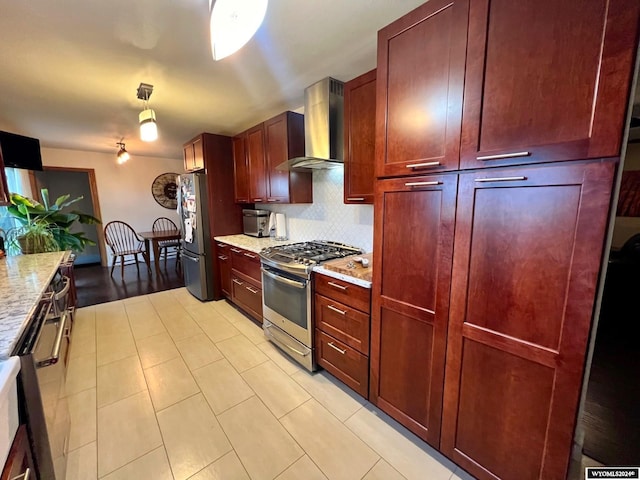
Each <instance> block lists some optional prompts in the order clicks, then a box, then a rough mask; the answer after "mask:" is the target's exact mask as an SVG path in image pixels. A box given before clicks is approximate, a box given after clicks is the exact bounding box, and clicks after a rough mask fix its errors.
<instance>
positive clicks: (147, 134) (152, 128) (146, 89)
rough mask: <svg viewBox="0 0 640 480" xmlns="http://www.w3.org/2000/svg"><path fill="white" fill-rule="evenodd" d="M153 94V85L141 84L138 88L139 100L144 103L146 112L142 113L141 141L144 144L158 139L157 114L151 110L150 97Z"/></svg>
mask: <svg viewBox="0 0 640 480" xmlns="http://www.w3.org/2000/svg"><path fill="white" fill-rule="evenodd" d="M151 93H153V85H149V84H148V83H141V84H140V85H139V86H138V98H139V99H140V100H143V101H144V110H142V112H140V115H139V116H138V120H139V121H140V139H141V140H142V141H143V142H153V141H154V140H157V139H158V125H157V124H156V112H154V111H153V110H152V109H150V108H149V106H148V103H149V97H150V96H151Z"/></svg>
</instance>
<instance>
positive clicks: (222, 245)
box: [217, 243, 227, 248]
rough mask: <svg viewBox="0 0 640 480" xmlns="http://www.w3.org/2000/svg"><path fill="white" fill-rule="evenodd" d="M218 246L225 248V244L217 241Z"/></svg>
mask: <svg viewBox="0 0 640 480" xmlns="http://www.w3.org/2000/svg"><path fill="white" fill-rule="evenodd" d="M217 245H218V248H227V246H226V245H225V244H223V243H218V244H217Z"/></svg>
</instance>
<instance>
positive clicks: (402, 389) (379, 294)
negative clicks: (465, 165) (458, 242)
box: [369, 175, 458, 448]
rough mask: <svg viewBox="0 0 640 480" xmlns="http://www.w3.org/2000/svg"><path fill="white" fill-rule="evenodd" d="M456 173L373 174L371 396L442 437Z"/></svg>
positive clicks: (421, 431) (420, 429)
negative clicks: (396, 176)
mask: <svg viewBox="0 0 640 480" xmlns="http://www.w3.org/2000/svg"><path fill="white" fill-rule="evenodd" d="M457 180H458V177H457V175H439V176H427V177H413V178H399V179H392V180H382V181H378V182H377V186H376V197H375V210H374V211H375V216H376V217H375V228H376V230H375V238H376V242H375V245H374V265H375V268H374V270H373V275H374V281H373V291H372V294H373V302H372V309H371V348H370V351H371V353H370V357H371V376H370V390H369V395H370V397H369V399H370V401H371V402H372V403H374V404H376V405H377V406H378V407H380V408H381V409H382V410H384V411H385V412H387V413H388V414H389V415H391V416H392V417H393V418H395V419H396V420H398V421H399V422H400V423H402V424H403V425H404V426H406V427H407V428H408V429H410V430H411V431H412V432H414V433H415V434H416V435H418V436H419V437H421V438H422V439H424V440H426V441H427V442H429V443H430V444H431V445H433V446H434V447H436V448H437V447H438V446H439V443H440V420H441V419H440V417H441V412H442V389H443V382H444V368H445V347H446V335H447V322H448V318H449V286H450V283H451V262H452V255H453V231H454V220H455V206H456V189H457Z"/></svg>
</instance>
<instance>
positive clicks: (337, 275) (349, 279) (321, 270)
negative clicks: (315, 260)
mask: <svg viewBox="0 0 640 480" xmlns="http://www.w3.org/2000/svg"><path fill="white" fill-rule="evenodd" d="M313 271H314V272H316V273H321V274H322V275H326V276H327V277H333V278H337V279H338V280H344V281H345V282H349V283H353V284H354V285H360V286H361V287H364V288H371V282H369V281H367V280H363V279H361V278H356V277H352V276H351V275H345V274H344V273H339V272H335V271H333V270H329V269H328V268H325V267H323V266H322V265H318V266H317V267H313Z"/></svg>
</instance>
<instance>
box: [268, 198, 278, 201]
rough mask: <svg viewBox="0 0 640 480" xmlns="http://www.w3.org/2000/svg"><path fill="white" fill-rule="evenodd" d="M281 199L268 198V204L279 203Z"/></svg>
mask: <svg viewBox="0 0 640 480" xmlns="http://www.w3.org/2000/svg"><path fill="white" fill-rule="evenodd" d="M279 201H280V199H279V198H267V202H279Z"/></svg>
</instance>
